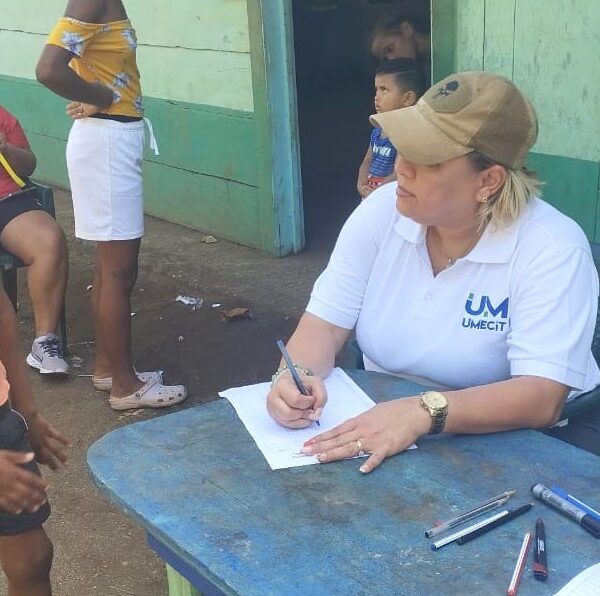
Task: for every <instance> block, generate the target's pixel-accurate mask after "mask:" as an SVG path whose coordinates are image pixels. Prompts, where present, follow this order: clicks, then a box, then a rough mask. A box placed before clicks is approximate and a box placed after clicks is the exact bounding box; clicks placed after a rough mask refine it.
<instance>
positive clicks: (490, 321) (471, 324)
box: [462, 292, 508, 331]
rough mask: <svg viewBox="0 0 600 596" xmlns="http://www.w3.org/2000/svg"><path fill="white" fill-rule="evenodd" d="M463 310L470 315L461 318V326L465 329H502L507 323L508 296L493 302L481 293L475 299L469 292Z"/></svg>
mask: <svg viewBox="0 0 600 596" xmlns="http://www.w3.org/2000/svg"><path fill="white" fill-rule="evenodd" d="M465 312H466V313H467V315H471V316H468V317H463V320H462V326H463V327H466V328H467V329H481V330H483V331H504V329H505V327H506V325H508V298H505V299H504V300H502V301H501V302H500V303H498V304H494V303H493V302H492V300H491V299H490V297H489V296H486V295H485V294H482V295H481V297H480V298H479V300H477V299H476V298H475V294H474V293H473V292H471V293H470V294H469V296H468V298H467V301H466V302H465Z"/></svg>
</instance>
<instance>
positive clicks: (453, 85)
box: [371, 72, 538, 170]
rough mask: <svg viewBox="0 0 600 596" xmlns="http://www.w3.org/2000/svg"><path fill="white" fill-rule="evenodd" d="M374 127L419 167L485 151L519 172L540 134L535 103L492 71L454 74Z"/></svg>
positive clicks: (376, 119) (375, 118)
mask: <svg viewBox="0 0 600 596" xmlns="http://www.w3.org/2000/svg"><path fill="white" fill-rule="evenodd" d="M371 124H373V125H374V126H380V127H381V128H382V129H383V132H384V134H385V135H386V136H387V137H388V138H389V139H390V141H391V142H392V143H393V145H394V147H396V149H397V151H398V153H399V154H400V155H402V156H403V157H404V158H406V159H407V160H408V161H412V162H414V163H417V164H423V165H433V164H436V163H441V162H443V161H446V160H448V159H452V158H454V157H460V156H461V155H466V154H467V153H470V152H471V151H479V152H480V153H483V154H484V155H486V156H487V157H489V158H490V159H493V160H494V161H496V162H498V163H500V164H502V165H504V166H506V167H508V168H512V169H514V170H518V169H520V168H522V167H523V165H524V164H525V158H526V156H527V152H528V151H529V149H531V147H532V146H533V144H534V143H535V140H536V138H537V133H538V124H537V117H536V114H535V110H534V108H533V106H532V105H531V103H530V102H529V100H528V99H527V98H526V97H525V96H524V95H523V94H522V93H521V92H520V91H519V89H517V87H516V86H515V85H514V84H513V83H512V82H511V81H509V80H508V79H506V78H504V77H502V76H499V75H494V74H489V73H487V72H461V73H457V74H453V75H450V76H448V77H446V78H445V79H444V80H442V81H440V82H439V83H436V84H435V85H433V86H432V87H431V88H430V89H429V90H428V91H427V92H426V93H425V95H423V97H421V99H419V101H418V102H417V103H416V104H415V105H414V106H410V107H408V108H401V109H399V110H392V111H391V112H383V113H381V114H375V115H373V116H371Z"/></svg>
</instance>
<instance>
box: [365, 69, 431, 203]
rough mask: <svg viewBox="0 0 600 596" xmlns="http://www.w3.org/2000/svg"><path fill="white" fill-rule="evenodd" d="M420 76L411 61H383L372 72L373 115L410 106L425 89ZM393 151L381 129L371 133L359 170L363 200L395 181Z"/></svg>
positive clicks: (394, 154)
mask: <svg viewBox="0 0 600 596" xmlns="http://www.w3.org/2000/svg"><path fill="white" fill-rule="evenodd" d="M423 87H424V81H423V75H422V73H421V72H420V71H419V69H418V65H417V63H416V62H415V61H414V60H412V59H410V58H397V59H396V60H384V61H382V62H381V63H380V64H379V65H378V67H377V69H376V70H375V111H376V112H377V113H380V112H389V111H391V110H398V109H400V108H406V107H408V106H412V105H413V104H415V103H416V102H417V100H418V99H419V97H420V96H421V94H422V93H423V91H424V89H423ZM395 161H396V149H395V148H394V146H393V145H392V143H390V141H389V139H387V138H385V137H384V136H382V131H381V128H379V127H375V128H374V129H373V132H372V133H371V140H370V142H369V148H368V149H367V152H366V153H365V157H364V159H363V161H362V163H361V165H360V168H359V170H358V181H357V183H356V188H357V190H358V193H359V194H360V196H361V199H366V198H367V197H368V196H369V195H370V194H371V193H372V192H373V191H374V190H375V189H376V188H377V187H379V186H381V185H382V184H385V183H386V182H391V181H392V180H395V178H396V176H395V174H394V162H395Z"/></svg>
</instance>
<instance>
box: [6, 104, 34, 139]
mask: <svg viewBox="0 0 600 596" xmlns="http://www.w3.org/2000/svg"><path fill="white" fill-rule="evenodd" d="M0 130H1V131H2V132H3V133H4V134H5V135H6V141H7V142H8V143H10V144H11V145H14V146H15V147H22V148H23V149H29V142H28V141H27V137H26V136H25V132H24V131H23V129H22V128H21V125H20V124H19V121H18V120H17V119H16V118H15V117H14V116H13V115H12V114H11V113H10V112H9V111H7V110H5V109H4V108H2V107H0Z"/></svg>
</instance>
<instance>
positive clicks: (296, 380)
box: [277, 339, 321, 426]
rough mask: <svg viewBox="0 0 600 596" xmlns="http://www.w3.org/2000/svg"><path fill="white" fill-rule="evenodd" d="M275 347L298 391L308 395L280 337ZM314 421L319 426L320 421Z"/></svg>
mask: <svg viewBox="0 0 600 596" xmlns="http://www.w3.org/2000/svg"><path fill="white" fill-rule="evenodd" d="M277 347H278V348H279V351H280V352H281V355H282V356H283V359H284V360H285V364H286V366H287V367H288V370H289V371H290V374H291V375H292V379H294V383H296V387H298V391H300V393H302V395H310V393H309V391H308V389H307V388H306V387H305V386H304V383H303V382H302V379H301V378H300V375H299V374H298V371H297V370H296V367H295V366H294V363H293V362H292V358H291V356H290V354H289V352H288V351H287V350H286V348H285V346H284V345H283V342H282V341H281V340H280V339H278V340H277ZM315 422H316V423H317V426H321V423H320V422H319V421H318V420H315Z"/></svg>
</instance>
